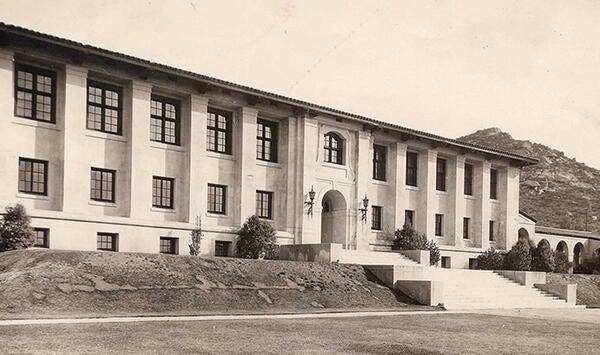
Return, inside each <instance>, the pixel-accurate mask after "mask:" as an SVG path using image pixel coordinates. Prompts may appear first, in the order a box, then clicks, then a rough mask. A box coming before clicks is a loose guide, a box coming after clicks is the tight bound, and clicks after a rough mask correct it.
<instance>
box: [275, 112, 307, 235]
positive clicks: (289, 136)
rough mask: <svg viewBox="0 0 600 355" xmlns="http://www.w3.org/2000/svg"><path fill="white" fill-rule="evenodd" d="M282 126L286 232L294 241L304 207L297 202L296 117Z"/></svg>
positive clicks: (300, 202)
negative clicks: (297, 219)
mask: <svg viewBox="0 0 600 355" xmlns="http://www.w3.org/2000/svg"><path fill="white" fill-rule="evenodd" d="M282 126H283V127H285V131H283V129H282V132H281V139H282V141H283V142H284V145H283V152H282V153H283V154H282V155H281V157H280V159H281V160H284V161H282V165H283V166H284V167H285V183H286V186H285V191H287V195H286V196H285V206H286V213H285V230H286V232H288V233H291V234H293V235H294V239H296V238H297V237H296V234H297V230H296V215H297V210H298V209H302V207H303V205H304V203H303V202H302V201H297V198H296V195H297V194H296V186H297V184H296V180H297V177H298V173H297V171H296V142H297V141H296V117H289V118H288V119H287V124H286V125H282ZM282 190H283V189H282Z"/></svg>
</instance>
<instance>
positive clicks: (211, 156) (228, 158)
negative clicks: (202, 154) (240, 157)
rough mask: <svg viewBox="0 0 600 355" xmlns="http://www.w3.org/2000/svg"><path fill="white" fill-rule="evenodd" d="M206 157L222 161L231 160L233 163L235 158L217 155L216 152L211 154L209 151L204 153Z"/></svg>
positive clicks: (224, 154)
mask: <svg viewBox="0 0 600 355" xmlns="http://www.w3.org/2000/svg"><path fill="white" fill-rule="evenodd" d="M206 156H207V157H210V158H217V159H224V160H233V161H235V158H234V157H233V155H231V154H227V153H218V152H213V151H210V150H207V151H206Z"/></svg>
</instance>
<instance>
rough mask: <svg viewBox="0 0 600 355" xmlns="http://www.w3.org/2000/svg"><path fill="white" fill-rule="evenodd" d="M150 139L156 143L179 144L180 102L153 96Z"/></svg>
mask: <svg viewBox="0 0 600 355" xmlns="http://www.w3.org/2000/svg"><path fill="white" fill-rule="evenodd" d="M150 139H151V140H153V141H155V142H162V143H168V144H176V145H178V144H179V101H177V100H172V99H169V98H166V97H161V96H157V95H152V100H151V102H150Z"/></svg>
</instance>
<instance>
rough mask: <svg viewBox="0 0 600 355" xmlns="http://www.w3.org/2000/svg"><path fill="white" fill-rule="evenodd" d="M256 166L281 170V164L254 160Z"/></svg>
mask: <svg viewBox="0 0 600 355" xmlns="http://www.w3.org/2000/svg"><path fill="white" fill-rule="evenodd" d="M256 165H259V166H264V167H267V168H274V169H281V164H280V163H275V162H272V161H266V160H259V159H256Z"/></svg>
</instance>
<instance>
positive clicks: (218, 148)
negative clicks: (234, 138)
mask: <svg viewBox="0 0 600 355" xmlns="http://www.w3.org/2000/svg"><path fill="white" fill-rule="evenodd" d="M206 128H207V130H206V135H207V137H206V138H207V139H206V149H207V150H210V151H212V152H219V153H225V154H231V113H230V112H226V111H221V110H217V109H213V108H209V109H208V120H207V127H206Z"/></svg>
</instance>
